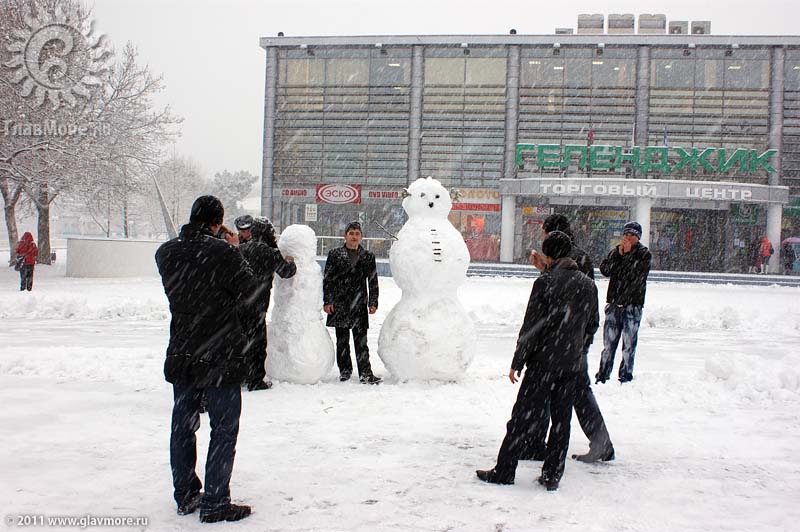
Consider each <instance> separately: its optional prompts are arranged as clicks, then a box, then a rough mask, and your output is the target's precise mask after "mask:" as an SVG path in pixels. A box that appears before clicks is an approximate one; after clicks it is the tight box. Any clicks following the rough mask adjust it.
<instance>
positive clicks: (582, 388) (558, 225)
mask: <svg viewBox="0 0 800 532" xmlns="http://www.w3.org/2000/svg"><path fill="white" fill-rule="evenodd" d="M542 230H543V232H544V236H545V238H547V236H548V235H549V234H550V233H552V232H553V231H561V232H563V233H564V234H566V235H567V236H569V237H570V241H571V242H572V249H571V251H570V253H569V257H570V258H572V259H573V260H574V261H575V263H576V264H577V265H578V269H579V270H580V271H581V273H583V274H584V275H586V276H587V277H589V278H591V279H592V280H594V265H593V264H592V259H591V258H589V255H587V254H586V252H585V251H583V250H582V249H581V248H579V247H578V246H577V245H576V244H575V236H574V235H573V234H572V231H571V228H570V224H569V220H567V217H566V216H564V215H563V214H551V215H550V216H548V217H547V218H545V220H544V223H543V224H542ZM531 262H532V263H533V265H534V266H536V268H537V269H538V270H540V271H545V270H546V266H545V264H544V257H543V256H542V255H541V254H539V253H537V252H536V251H534V252H533V253H532V254H531ZM589 345H590V343H588V344H586V345H585V346H584V351H583V357H584V359H586V358H587V357H588V353H589ZM583 365H584V366H586V370H585V371H581V372H580V374H579V375H578V380H577V382H576V385H575V404H574V407H575V415H576V416H577V418H578V423H580V425H581V429H583V433H584V434H585V435H586V437H587V438H588V439H589V452H588V453H586V454H574V455H572V458H573V459H575V460H579V461H581V462H597V461H601V460H602V461H609V460H613V459H614V446H613V444H612V443H611V436H610V435H609V434H608V428H606V423H605V420H604V419H603V414H602V413H601V412H600V406H599V405H598V404H597V399H596V398H595V396H594V392H592V381H591V379H590V378H589V369H588V365H587V363H586V362H584V363H583ZM542 408H543V411H542V412H541V415H540V416H537V417H536V418H535V419H534V421H538V422H535V423H534V427H533V429H532V430H531V432H530V433H529V434H530V438H529V439H528V441H527V442H526V445H524V446H523V449H522V451H521V452H520V460H544V457H545V454H546V453H545V451H546V449H547V444H546V442H545V438H547V427H548V424H549V421H550V405H549V403H548V402H547V401H545V402H544V403H543V405H542Z"/></svg>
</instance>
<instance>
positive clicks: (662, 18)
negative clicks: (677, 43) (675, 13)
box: [639, 15, 667, 35]
mask: <svg viewBox="0 0 800 532" xmlns="http://www.w3.org/2000/svg"><path fill="white" fill-rule="evenodd" d="M639 33H640V34H645V35H654V34H664V33H667V16H666V15H639Z"/></svg>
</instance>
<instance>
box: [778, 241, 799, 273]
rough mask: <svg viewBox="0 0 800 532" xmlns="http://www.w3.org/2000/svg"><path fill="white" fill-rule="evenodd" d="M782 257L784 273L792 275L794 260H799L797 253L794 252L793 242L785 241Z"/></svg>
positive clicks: (782, 247)
mask: <svg viewBox="0 0 800 532" xmlns="http://www.w3.org/2000/svg"><path fill="white" fill-rule="evenodd" d="M781 258H782V259H783V273H784V274H786V275H791V274H792V269H793V268H794V261H796V260H797V254H796V253H795V252H794V248H793V247H792V243H791V242H784V243H783V244H782V245H781Z"/></svg>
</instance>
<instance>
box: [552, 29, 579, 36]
mask: <svg viewBox="0 0 800 532" xmlns="http://www.w3.org/2000/svg"><path fill="white" fill-rule="evenodd" d="M574 32H575V30H573V29H572V28H556V35H572V34H573V33H574Z"/></svg>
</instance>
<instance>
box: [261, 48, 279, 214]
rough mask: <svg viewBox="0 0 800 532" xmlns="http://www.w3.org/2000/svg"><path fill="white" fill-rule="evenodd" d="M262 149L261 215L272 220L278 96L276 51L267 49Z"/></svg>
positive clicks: (275, 49)
mask: <svg viewBox="0 0 800 532" xmlns="http://www.w3.org/2000/svg"><path fill="white" fill-rule="evenodd" d="M264 84H265V89H264V147H263V152H262V155H261V157H262V159H261V214H262V216H266V217H267V218H269V219H270V220H272V218H273V216H272V182H273V175H274V169H275V101H276V99H277V94H278V49H277V48H275V47H269V48H267V72H266V81H265V82H264Z"/></svg>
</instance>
